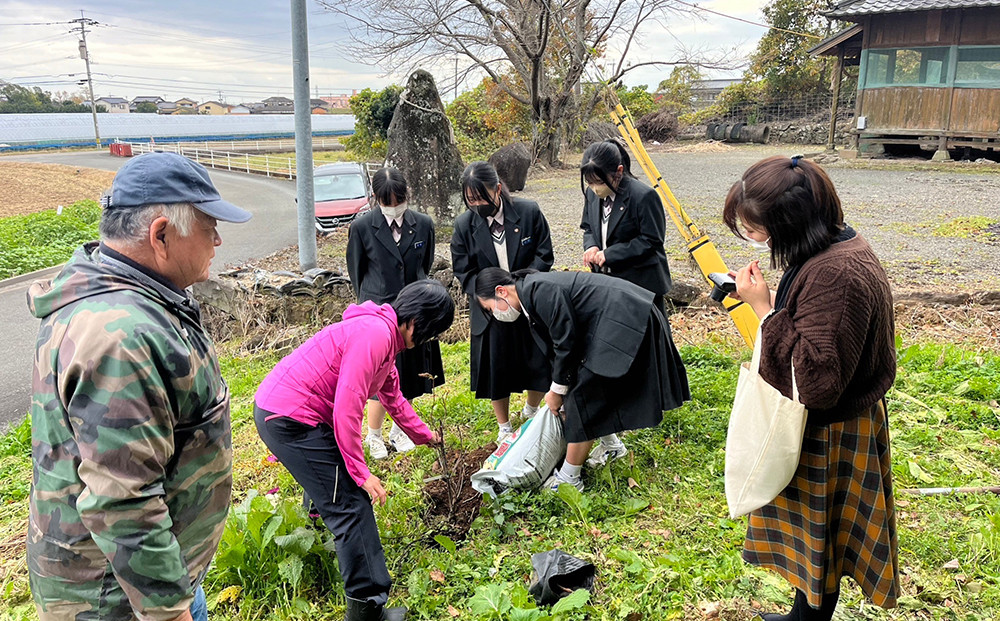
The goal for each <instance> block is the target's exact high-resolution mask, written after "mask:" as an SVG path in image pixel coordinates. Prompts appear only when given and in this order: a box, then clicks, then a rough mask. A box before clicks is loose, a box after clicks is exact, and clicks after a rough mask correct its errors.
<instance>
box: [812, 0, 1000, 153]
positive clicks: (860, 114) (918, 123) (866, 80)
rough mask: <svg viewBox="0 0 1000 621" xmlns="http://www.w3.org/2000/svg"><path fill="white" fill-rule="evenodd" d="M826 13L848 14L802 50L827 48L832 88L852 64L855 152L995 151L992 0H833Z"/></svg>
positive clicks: (999, 137)
mask: <svg viewBox="0 0 1000 621" xmlns="http://www.w3.org/2000/svg"><path fill="white" fill-rule="evenodd" d="M826 15H827V17H829V18H831V19H839V20H844V21H848V22H854V23H855V25H854V26H852V27H851V28H848V29H846V30H844V31H841V32H840V33H838V34H836V35H834V36H833V37H830V38H829V39H827V40H825V41H823V42H822V43H820V44H819V45H817V46H816V47H814V48H813V49H812V50H810V53H811V54H813V55H827V56H835V57H837V59H838V64H839V66H840V70H839V71H835V72H834V76H835V77H834V90H835V91H836V90H839V84H840V77H841V75H842V71H843V67H845V66H849V65H851V64H858V65H860V68H859V73H858V93H857V104H856V112H855V119H856V128H855V129H854V133H855V134H856V135H857V140H858V149H859V151H860V153H861V154H875V153H879V152H881V151H882V150H883V147H884V145H918V146H920V147H921V148H923V149H926V150H933V151H935V154H934V158H935V159H947V158H948V157H949V151H954V150H957V149H962V148H963V147H969V148H973V149H982V150H992V151H1000V0H842V1H841V2H839V3H838V4H837V5H836V7H834V8H833V10H831V11H830V12H829V13H827V14H826ZM835 100H836V98H835ZM832 134H833V128H832V127H831V136H832ZM828 146H829V147H830V148H833V145H832V139H831V144H830V145H828Z"/></svg>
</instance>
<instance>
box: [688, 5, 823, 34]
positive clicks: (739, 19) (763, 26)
mask: <svg viewBox="0 0 1000 621" xmlns="http://www.w3.org/2000/svg"><path fill="white" fill-rule="evenodd" d="M674 1H675V2H676V3H677V4H683V5H684V6H689V7H691V8H692V9H696V10H698V11H704V12H706V13H711V14H712V15H718V16H719V17H725V18H726V19H732V20H736V21H738V22H743V23H744V24H750V25H751V26H760V27H761V28H769V29H771V30H777V31H779V32H787V33H789V34H793V35H798V36H800V37H809V38H811V39H821V40H822V39H823V37H821V36H819V35H814V34H809V33H806V32H796V31H794V30H788V29H787V28H778V27H777V26H771V25H769V24H762V23H760V22H752V21H750V20H748V19H743V18H742V17H736V16H735V15H727V14H726V13H720V12H718V11H713V10H712V9H706V8H705V7H702V6H698V5H697V4H691V3H690V2H684V0H674Z"/></svg>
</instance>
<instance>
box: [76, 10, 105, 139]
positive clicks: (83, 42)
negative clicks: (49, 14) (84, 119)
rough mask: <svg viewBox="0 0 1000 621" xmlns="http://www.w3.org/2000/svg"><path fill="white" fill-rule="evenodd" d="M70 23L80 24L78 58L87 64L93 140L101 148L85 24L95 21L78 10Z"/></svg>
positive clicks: (89, 24) (90, 24)
mask: <svg viewBox="0 0 1000 621" xmlns="http://www.w3.org/2000/svg"><path fill="white" fill-rule="evenodd" d="M70 23H72V24H79V25H80V58H82V59H83V60H84V62H85V63H86V64H87V88H88V89H89V90H90V115H91V116H92V117H93V118H94V142H95V143H96V144H97V148H98V149H100V148H101V132H100V130H98V129H97V102H96V101H94V80H93V78H91V77H90V52H89V51H88V50H87V26H93V25H95V24H96V23H97V22H95V21H94V20H92V19H87V18H86V17H84V15H83V11H82V10H81V11H80V19H74V20H72V21H71V22H70Z"/></svg>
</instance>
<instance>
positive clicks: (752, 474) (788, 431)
mask: <svg viewBox="0 0 1000 621" xmlns="http://www.w3.org/2000/svg"><path fill="white" fill-rule="evenodd" d="M760 349H761V333H760V329H758V330H757V340H756V341H754V348H753V359H752V360H751V361H750V366H749V367H748V366H747V365H746V363H744V364H743V365H741V366H740V380H739V383H738V384H737V385H736V398H735V399H734V400H733V411H732V414H730V415H729V431H728V432H727V434H726V502H727V503H728V504H729V516H730V517H733V518H735V517H737V516H740V515H745V514H747V513H750V512H751V511H753V510H754V509H759V508H760V507H763V506H764V505H766V504H768V503H769V502H771V501H772V500H774V499H775V498H776V497H777V496H778V494H780V493H781V490H783V489H785V487H786V486H787V485H788V483H789V481H791V480H792V477H793V476H794V475H795V470H796V469H797V468H798V466H799V455H800V453H801V452H802V436H803V434H804V433H805V428H806V416H807V412H806V407H805V406H804V405H802V404H801V403H799V391H798V386H797V385H796V383H795V367H794V366H793V367H792V398H791V399H788V398H787V397H785V396H784V395H782V394H781V392H779V391H778V389H777V388H775V387H773V386H771V385H770V384H768V383H767V382H766V381H764V378H763V377H761V376H760V372H759V371H760Z"/></svg>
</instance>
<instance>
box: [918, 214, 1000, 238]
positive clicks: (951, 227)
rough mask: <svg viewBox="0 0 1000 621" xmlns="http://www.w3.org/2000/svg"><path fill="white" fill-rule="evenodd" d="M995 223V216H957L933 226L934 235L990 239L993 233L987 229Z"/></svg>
mask: <svg viewBox="0 0 1000 621" xmlns="http://www.w3.org/2000/svg"><path fill="white" fill-rule="evenodd" d="M996 223H997V220H996V219H995V218H987V217H986V216H959V217H957V218H952V219H951V220H948V221H947V222H942V223H941V224H938V225H937V226H936V227H935V228H934V235H936V236H938V237H960V238H963V239H968V238H970V237H976V238H985V239H986V240H988V241H989V240H992V239H993V237H994V236H993V235H992V234H991V233H990V232H989V231H988V230H987V229H988V228H989V227H991V226H993V225H994V224H996Z"/></svg>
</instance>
